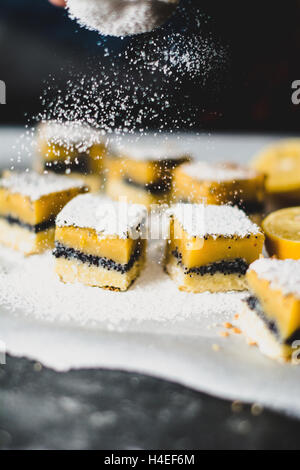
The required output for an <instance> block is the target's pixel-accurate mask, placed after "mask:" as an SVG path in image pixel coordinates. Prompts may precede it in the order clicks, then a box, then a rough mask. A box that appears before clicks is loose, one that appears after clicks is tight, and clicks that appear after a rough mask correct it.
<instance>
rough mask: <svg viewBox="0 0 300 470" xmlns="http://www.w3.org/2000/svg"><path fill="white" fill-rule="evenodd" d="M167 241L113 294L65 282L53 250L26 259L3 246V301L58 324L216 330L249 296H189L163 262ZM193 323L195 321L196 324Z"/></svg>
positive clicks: (152, 248) (0, 261)
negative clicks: (125, 287)
mask: <svg viewBox="0 0 300 470" xmlns="http://www.w3.org/2000/svg"><path fill="white" fill-rule="evenodd" d="M162 255H163V245H161V244H156V243H153V244H151V245H150V248H149V250H148V254H147V264H146V268H145V269H144V270H143V271H142V274H141V276H140V277H139V278H138V279H137V280H136V281H135V283H134V284H133V286H132V287H131V288H130V289H129V290H128V291H127V292H122V293H120V292H111V291H107V290H104V289H100V288H96V287H87V286H84V285H81V284H79V283H78V284H64V283H62V282H60V281H59V279H58V277H57V276H56V275H55V273H54V258H53V257H52V255H51V254H50V253H45V254H43V255H40V256H32V257H30V258H24V257H23V256H21V255H20V254H19V253H15V252H12V251H10V250H7V249H5V248H2V247H0V283H1V290H0V303H1V305H3V306H5V307H6V308H8V309H9V312H10V315H12V314H13V313H15V314H22V315H26V316H28V317H30V318H32V317H33V318H36V319H38V320H39V321H46V322H50V323H54V324H56V325H57V324H72V325H74V326H75V325H79V326H81V327H87V328H95V327H96V328H97V327H98V328H101V329H104V330H109V331H132V330H134V331H139V332H142V331H144V332H145V333H148V332H149V328H148V325H150V324H151V328H152V331H153V332H154V333H155V334H161V332H162V330H161V328H160V325H161V326H162V327H163V325H165V330H166V332H168V331H169V330H170V325H171V324H172V325H174V328H175V331H176V324H179V325H182V326H181V328H180V329H179V332H180V334H182V331H183V330H182V329H187V330H188V331H194V332H195V333H196V331H197V328H200V330H201V335H202V336H203V335H205V334H207V335H208V336H209V335H211V334H212V333H211V332H210V331H209V330H207V329H206V327H205V328H203V321H205V322H206V324H207V323H208V324H210V325H211V324H213V323H214V322H216V321H220V318H225V319H226V318H228V319H230V317H231V315H232V312H237V311H239V309H240V308H241V305H242V304H241V299H242V298H244V296H245V294H239V293H226V294H210V293H204V294H195V295H194V294H189V293H185V292H180V291H179V290H178V289H177V287H176V285H175V284H174V282H173V281H172V280H171V279H170V278H169V276H167V275H166V274H165V273H164V271H163V269H162V266H161V264H160V260H161V257H162ZM190 322H193V323H192V324H191V323H190Z"/></svg>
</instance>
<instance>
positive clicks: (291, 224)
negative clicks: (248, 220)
mask: <svg viewBox="0 0 300 470" xmlns="http://www.w3.org/2000/svg"><path fill="white" fill-rule="evenodd" d="M262 228H263V230H264V232H265V235H266V248H267V251H268V253H269V255H270V256H273V255H275V256H276V257H277V258H279V259H286V258H290V259H300V207H289V208H287V209H281V210H279V211H276V212H272V213H271V214H269V215H268V216H267V217H266V218H265V219H264V221H263V223H262Z"/></svg>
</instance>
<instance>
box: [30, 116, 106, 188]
mask: <svg viewBox="0 0 300 470" xmlns="http://www.w3.org/2000/svg"><path fill="white" fill-rule="evenodd" d="M38 148H39V157H38V159H37V161H36V165H35V167H36V170H37V171H39V172H42V171H44V170H47V171H50V172H54V173H57V174H64V173H65V174H74V175H76V174H79V175H85V176H98V177H100V176H101V177H102V172H103V168H104V162H105V157H106V143H105V141H104V139H103V137H102V135H101V134H100V132H99V131H97V130H95V129H92V128H90V127H89V126H88V125H84V124H81V123H79V122H76V121H75V122H65V123H59V122H56V121H49V122H45V123H43V124H42V125H41V126H40V128H39V130H38ZM101 184H102V183H101ZM101 184H99V187H100V186H101ZM94 186H95V185H93V186H92V188H91V189H92V190H93V189H94ZM95 189H96V190H98V189H99V188H98V185H96V186H95Z"/></svg>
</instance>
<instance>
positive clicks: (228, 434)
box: [0, 356, 300, 450]
mask: <svg viewBox="0 0 300 470" xmlns="http://www.w3.org/2000/svg"><path fill="white" fill-rule="evenodd" d="M0 403H1V407H0V449H108V450H109V449H122V450H126V449H127V450H128V449H130V450H133V449H170V450H183V449H186V450H188V449H299V447H300V445H299V437H298V436H299V432H300V421H298V420H295V419H291V418H288V417H286V416H282V415H279V414H276V413H273V412H269V411H267V410H263V411H262V413H261V414H259V415H258V416H256V415H255V414H253V408H252V412H251V407H250V406H249V405H244V406H243V407H242V409H240V407H239V406H236V407H234V409H235V411H234V410H233V407H232V403H230V402H228V401H225V400H220V399H217V398H214V397H211V396H208V395H205V394H203V393H198V392H195V391H193V390H190V389H188V388H185V387H182V386H180V385H177V384H173V383H170V382H167V381H164V380H158V379H154V378H151V377H146V376H144V375H140V374H131V373H126V372H120V371H109V370H73V371H70V372H67V373H57V372H54V371H53V370H50V369H47V368H44V367H42V366H41V365H40V364H39V363H35V362H32V361H29V360H27V359H17V358H14V357H11V356H8V357H7V363H6V365H1V366H0Z"/></svg>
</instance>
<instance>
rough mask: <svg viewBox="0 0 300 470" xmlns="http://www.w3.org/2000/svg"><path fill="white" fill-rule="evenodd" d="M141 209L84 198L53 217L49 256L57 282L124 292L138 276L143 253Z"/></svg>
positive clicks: (142, 216)
mask: <svg viewBox="0 0 300 470" xmlns="http://www.w3.org/2000/svg"><path fill="white" fill-rule="evenodd" d="M146 214H147V211H146V208H145V207H144V206H142V205H138V204H127V203H123V202H114V201H113V202H112V201H108V200H107V199H105V198H103V197H101V196H97V195H92V194H87V195H81V196H78V197H77V198H75V199H73V201H71V202H70V203H69V204H67V205H66V206H65V208H64V209H63V210H62V211H61V213H60V214H59V215H58V217H57V220H56V231H55V250H54V252H53V254H54V256H55V258H56V261H55V271H56V273H57V274H58V276H59V278H60V279H61V280H62V281H63V282H71V283H74V282H80V283H82V284H85V285H89V286H97V287H102V288H106V289H110V290H116V291H125V290H127V289H128V288H129V286H130V285H131V284H132V283H133V282H134V280H135V279H136V278H137V277H138V275H139V273H140V271H141V269H142V267H143V264H144V261H145V251H146V240H145V238H146V237H145V232H144V229H145V222H146Z"/></svg>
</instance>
